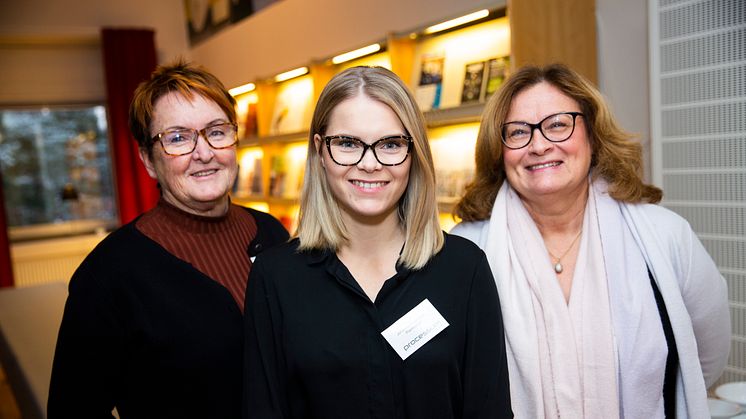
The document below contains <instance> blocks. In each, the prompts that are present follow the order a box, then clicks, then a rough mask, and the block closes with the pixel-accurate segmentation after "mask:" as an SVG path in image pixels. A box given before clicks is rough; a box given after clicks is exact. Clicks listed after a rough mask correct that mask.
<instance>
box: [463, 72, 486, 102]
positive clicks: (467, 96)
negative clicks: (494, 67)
mask: <svg viewBox="0 0 746 419" xmlns="http://www.w3.org/2000/svg"><path fill="white" fill-rule="evenodd" d="M484 68H485V62H484V61H480V62H477V63H470V64H467V65H466V71H465V72H464V86H463V88H462V90H461V103H462V104H464V103H475V102H480V101H481V100H482V84H483V82H484Z"/></svg>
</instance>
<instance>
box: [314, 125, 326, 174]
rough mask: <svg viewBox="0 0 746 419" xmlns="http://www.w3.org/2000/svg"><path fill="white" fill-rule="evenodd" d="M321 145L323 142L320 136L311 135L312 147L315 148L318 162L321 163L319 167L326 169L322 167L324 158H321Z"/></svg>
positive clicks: (322, 150)
mask: <svg viewBox="0 0 746 419" xmlns="http://www.w3.org/2000/svg"><path fill="white" fill-rule="evenodd" d="M323 143H324V140H322V139H321V136H320V135H319V134H314V135H313V146H314V147H316V153H318V155H319V161H320V162H321V167H323V168H324V169H326V166H324V156H323V152H324V149H323V148H322V147H323V146H322V144H323Z"/></svg>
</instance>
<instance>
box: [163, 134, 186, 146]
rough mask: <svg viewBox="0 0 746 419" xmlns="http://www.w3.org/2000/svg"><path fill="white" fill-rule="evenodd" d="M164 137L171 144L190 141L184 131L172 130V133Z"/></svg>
mask: <svg viewBox="0 0 746 419" xmlns="http://www.w3.org/2000/svg"><path fill="white" fill-rule="evenodd" d="M164 139H165V140H166V142H168V143H169V144H179V143H183V142H186V141H189V138H188V137H187V135H186V134H184V133H182V132H172V133H169V134H167V135H166V137H165V138H164Z"/></svg>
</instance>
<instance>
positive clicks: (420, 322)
mask: <svg viewBox="0 0 746 419" xmlns="http://www.w3.org/2000/svg"><path fill="white" fill-rule="evenodd" d="M446 327H448V322H447V321H446V319H444V318H443V316H441V315H440V313H438V310H436V309H435V307H433V305H432V304H431V303H430V301H428V300H427V298H426V299H424V300H422V302H421V303H419V304H417V306H416V307H415V308H413V309H412V310H410V311H409V313H407V314H405V315H403V316H402V317H401V318H400V319H399V320H397V321H396V322H394V324H392V325H391V326H389V327H388V328H387V329H386V330H384V331H383V332H381V334H382V335H383V337H384V338H386V340H387V341H388V342H389V345H391V347H392V348H394V350H395V351H396V353H397V354H399V356H400V357H401V359H402V360H405V359H407V357H409V355H412V354H413V353H415V352H416V351H417V350H418V349H420V348H421V347H422V346H424V345H425V344H426V343H427V342H429V341H430V339H432V338H434V337H435V335H437V334H438V333H440V332H441V331H442V330H443V329H445V328H446Z"/></svg>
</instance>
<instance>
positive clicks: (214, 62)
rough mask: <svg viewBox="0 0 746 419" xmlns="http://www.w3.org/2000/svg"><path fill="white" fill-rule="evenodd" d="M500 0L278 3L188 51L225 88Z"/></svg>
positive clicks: (304, 0)
mask: <svg viewBox="0 0 746 419" xmlns="http://www.w3.org/2000/svg"><path fill="white" fill-rule="evenodd" d="M504 5H505V1H504V0H459V1H453V0H406V1H401V0H376V1H351V0H281V1H279V2H278V3H275V4H272V5H271V6H269V7H267V8H265V9H262V10H260V11H259V12H257V13H256V14H254V15H252V16H251V17H250V18H248V19H245V20H243V21H241V22H239V23H238V24H236V25H234V26H233V27H230V28H229V29H227V30H225V31H222V32H220V33H218V34H217V35H215V36H213V37H212V38H210V39H208V40H207V41H205V42H204V43H201V44H199V45H197V46H196V47H195V48H194V49H193V50H192V56H193V58H194V59H195V60H196V61H199V62H200V63H202V64H204V65H206V66H208V67H209V68H210V69H212V71H214V72H215V73H216V74H217V75H218V76H219V77H220V78H221V79H222V80H223V82H225V84H226V85H228V86H236V85H240V84H243V83H247V82H250V81H254V80H255V79H257V78H263V77H271V76H273V75H274V74H276V73H278V72H280V71H283V70H289V69H292V68H295V67H299V66H302V65H307V64H308V63H309V62H310V61H312V60H315V59H324V58H328V57H330V56H332V55H335V54H339V53H342V52H347V51H349V50H350V49H354V48H358V47H362V46H365V45H368V44H370V43H373V42H376V41H383V40H384V39H385V37H386V34H387V33H389V32H403V31H410V30H412V29H416V28H418V27H420V26H425V25H429V24H433V23H438V22H440V21H442V20H444V19H448V18H452V17H458V16H460V15H463V14H465V13H469V12H472V11H475V10H479V9H481V8H494V7H499V6H504Z"/></svg>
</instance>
